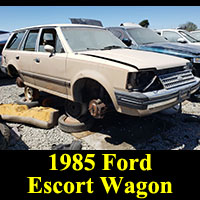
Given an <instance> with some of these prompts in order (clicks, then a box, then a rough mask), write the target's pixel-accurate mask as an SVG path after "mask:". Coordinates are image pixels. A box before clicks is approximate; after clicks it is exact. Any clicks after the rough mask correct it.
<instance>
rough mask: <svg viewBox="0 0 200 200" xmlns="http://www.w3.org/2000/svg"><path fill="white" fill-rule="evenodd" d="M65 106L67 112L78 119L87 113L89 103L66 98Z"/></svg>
mask: <svg viewBox="0 0 200 200" xmlns="http://www.w3.org/2000/svg"><path fill="white" fill-rule="evenodd" d="M64 106H65V114H66V115H68V116H70V117H73V118H76V119H80V118H81V117H82V116H83V115H85V114H86V113H87V104H81V103H78V102H73V101H69V100H66V101H65V104H64Z"/></svg>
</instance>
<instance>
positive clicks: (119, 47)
mask: <svg viewBox="0 0 200 200" xmlns="http://www.w3.org/2000/svg"><path fill="white" fill-rule="evenodd" d="M121 48H125V47H121V46H116V45H110V46H107V47H104V48H103V49H102V50H110V49H121Z"/></svg>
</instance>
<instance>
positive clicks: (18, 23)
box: [0, 6, 200, 31]
mask: <svg viewBox="0 0 200 200" xmlns="http://www.w3.org/2000/svg"><path fill="white" fill-rule="evenodd" d="M69 18H89V19H98V20H101V21H102V23H103V25H104V26H105V27H106V26H118V25H120V24H121V23H123V22H133V23H139V22H141V21H142V20H144V19H148V20H149V23H150V26H149V28H152V29H162V28H176V27H178V26H179V25H180V24H184V23H186V22H189V21H191V22H193V23H195V24H196V25H197V26H198V28H200V6H0V19H1V20H0V30H7V31H12V30H15V29H18V28H23V27H28V26H34V25H41V24H56V23H70V20H69Z"/></svg>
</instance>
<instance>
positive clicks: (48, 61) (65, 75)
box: [3, 25, 188, 115]
mask: <svg viewBox="0 0 200 200" xmlns="http://www.w3.org/2000/svg"><path fill="white" fill-rule="evenodd" d="M60 26H69V27H76V25H49V27H53V28H55V29H56V30H57V34H58V36H59V38H60V41H61V43H62V45H63V47H64V49H65V51H66V53H56V54H54V55H53V56H51V57H50V53H47V52H27V51H13V50H7V49H4V50H3V55H4V56H6V60H7V63H5V62H4V63H3V65H4V66H5V67H7V66H8V65H10V64H11V65H13V66H14V67H15V68H16V69H17V70H18V71H19V72H22V73H23V72H26V73H29V74H30V73H31V74H33V75H35V76H39V77H40V79H37V78H30V77H29V76H26V75H25V76H24V80H25V84H26V85H28V86H31V87H33V88H37V89H39V90H42V91H45V92H48V93H51V94H54V95H57V96H60V97H63V98H67V99H70V100H74V97H73V86H74V84H75V83H76V81H78V80H80V79H82V78H90V79H93V80H96V81H97V82H99V83H100V84H101V85H102V86H103V87H104V88H105V89H106V91H107V92H108V94H109V95H110V97H111V99H112V101H113V104H114V106H115V108H116V110H117V111H118V112H122V113H126V114H129V115H146V114H151V113H153V112H157V111H159V110H162V109H163V108H165V107H167V106H164V107H161V108H156V109H155V110H151V109H150V110H146V111H142V113H141V111H138V110H136V109H130V108H125V107H122V106H119V105H118V104H117V101H116V97H115V94H114V91H115V90H116V89H117V90H121V91H126V81H127V75H128V72H137V71H138V70H137V69H136V68H138V69H139V70H141V69H142V70H143V69H150V68H156V69H167V68H172V67H177V66H184V65H186V63H187V62H188V61H187V60H185V59H182V58H177V57H172V56H168V55H163V54H158V53H152V52H145V51H141V50H130V49H113V50H103V51H100V50H98V51H84V52H72V50H71V48H70V47H69V45H68V43H67V41H66V40H65V38H64V36H63V34H62V32H61V30H60ZM78 26H81V25H78ZM82 26H84V27H87V26H86V25H82ZM36 27H37V28H42V27H44V26H36ZM45 27H48V25H46V26H45ZM88 27H91V26H88ZM30 28H33V27H30ZM26 29H28V28H25V30H26ZM20 30H24V29H20ZM86 54H90V55H93V56H100V57H104V58H108V59H113V60H116V61H120V62H123V63H127V64H129V65H132V66H136V68H134V67H131V66H128V65H126V64H122V63H117V62H113V61H110V60H105V59H102V58H96V57H91V56H88V55H86ZM16 55H18V56H20V60H19V61H16V59H15V57H16ZM36 58H39V59H40V63H36V62H35V59H36ZM44 78H47V79H48V78H50V79H51V80H54V81H53V82H51V81H46V80H44ZM58 82H59V83H70V87H69V86H66V85H65V84H57V83H58ZM168 106H169V105H168Z"/></svg>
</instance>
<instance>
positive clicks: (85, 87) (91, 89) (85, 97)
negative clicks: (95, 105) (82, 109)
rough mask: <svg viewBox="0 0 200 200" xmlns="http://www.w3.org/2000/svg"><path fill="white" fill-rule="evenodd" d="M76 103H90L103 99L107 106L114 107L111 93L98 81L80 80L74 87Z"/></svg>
mask: <svg viewBox="0 0 200 200" xmlns="http://www.w3.org/2000/svg"><path fill="white" fill-rule="evenodd" d="M73 96H74V101H76V102H79V103H89V102H90V101H91V100H92V99H101V100H102V101H103V102H104V103H105V104H106V105H113V104H112V100H111V98H110V95H109V93H108V92H107V91H106V89H105V88H104V87H103V86H102V85H101V84H100V83H99V82H97V81H96V80H93V79H90V78H83V79H79V80H78V81H76V82H75V84H74V86H73Z"/></svg>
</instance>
